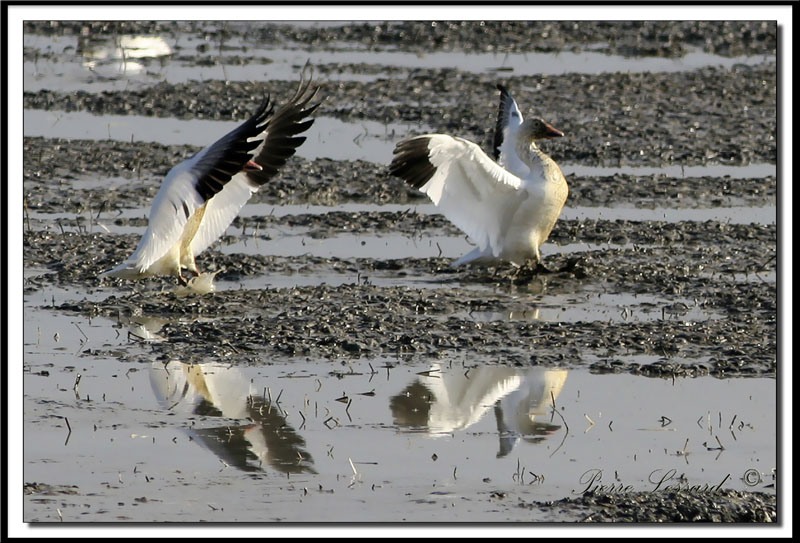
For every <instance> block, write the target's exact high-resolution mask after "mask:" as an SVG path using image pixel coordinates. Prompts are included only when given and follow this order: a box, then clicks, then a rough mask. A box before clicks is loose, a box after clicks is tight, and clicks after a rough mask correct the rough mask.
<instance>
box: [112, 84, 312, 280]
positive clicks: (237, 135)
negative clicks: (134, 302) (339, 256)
mask: <svg viewBox="0 0 800 543" xmlns="http://www.w3.org/2000/svg"><path fill="white" fill-rule="evenodd" d="M317 90H318V88H313V89H312V88H311V81H310V79H309V80H308V81H302V80H301V82H300V86H299V87H298V89H297V92H296V93H295V95H294V96H293V97H292V99H291V100H290V101H289V103H287V104H286V105H284V106H282V107H280V108H279V109H278V110H277V111H275V107H274V105H273V104H272V103H271V101H270V97H269V96H267V97H266V99H265V100H264V102H263V103H262V104H261V106H260V107H259V108H258V109H257V110H256V112H255V113H254V114H253V116H252V117H251V118H250V119H248V120H247V121H245V122H244V123H242V124H241V125H240V126H239V127H238V128H236V129H235V130H233V131H231V132H230V133H228V134H227V135H225V136H223V137H222V138H221V139H219V140H218V141H217V142H216V143H214V144H212V145H210V146H209V147H206V148H205V149H203V150H202V151H200V152H199V153H197V154H195V155H194V156H193V157H191V158H189V159H187V160H185V161H183V162H181V163H180V164H178V165H177V166H175V167H174V168H172V170H170V172H169V173H168V174H167V177H166V178H165V179H164V181H163V182H162V183H161V188H160V189H159V191H158V193H157V194H156V197H155V199H154V200H153V206H152V208H151V210H150V216H149V223H148V225H147V230H146V231H145V233H144V235H143V236H142V239H141V241H140V242H139V246H138V247H137V248H136V250H135V251H134V252H133V254H132V255H131V256H130V257H129V258H128V259H127V260H126V261H125V262H123V263H122V264H120V265H119V266H117V267H116V268H114V269H113V270H110V271H107V272H105V273H103V274H101V276H111V277H121V278H125V279H138V278H141V277H148V276H152V275H175V276H177V277H178V278H179V279H180V280H181V282H184V283H185V282H186V280H185V279H184V277H183V275H182V269H188V270H190V271H192V272H194V273H195V274H198V275H199V271H198V269H197V265H196V263H195V257H196V256H197V255H198V254H200V253H201V252H202V251H204V250H205V249H206V248H207V247H208V246H209V245H211V244H212V243H213V242H214V241H216V240H217V238H219V237H220V236H221V235H222V234H223V233H224V232H225V230H226V229H227V228H228V226H229V225H230V223H231V222H232V221H233V219H235V218H236V215H238V214H239V211H240V210H241V208H242V206H244V204H245V203H247V201H248V200H249V199H250V196H251V195H252V194H253V193H255V192H256V191H257V190H258V189H259V188H260V187H261V186H262V185H263V184H264V183H266V182H267V181H269V180H270V179H271V178H272V177H273V176H274V175H275V174H276V173H277V172H278V169H279V168H280V167H281V166H283V165H284V164H285V163H286V161H287V160H288V159H289V157H291V156H292V155H294V154H295V151H296V150H297V148H298V147H299V146H300V145H301V144H302V143H303V142H304V141H305V139H306V138H305V136H298V134H300V133H302V132H305V131H306V130H308V128H309V127H310V126H311V125H312V124H313V122H314V121H313V119H306V117H308V116H309V115H311V114H312V113H313V112H314V110H316V109H317V107H318V106H319V102H317V103H314V104H311V105H309V102H310V101H311V99H312V98H313V97H314V96H315V95H316V93H317ZM304 119H305V120H304Z"/></svg>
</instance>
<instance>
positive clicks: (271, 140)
mask: <svg viewBox="0 0 800 543" xmlns="http://www.w3.org/2000/svg"><path fill="white" fill-rule="evenodd" d="M318 90H319V88H318V87H315V88H313V89H312V88H311V80H310V79H309V80H308V81H306V82H303V81H301V82H300V86H299V87H298V89H297V92H296V93H295V94H294V96H293V97H292V99H291V100H290V101H289V102H288V103H287V104H286V105H284V106H282V107H280V108H279V109H278V110H277V111H276V112H275V114H274V115H272V116H271V117H270V118H269V119H267V121H266V123H265V124H264V125H263V130H262V132H261V133H260V134H259V137H258V139H256V140H255V142H250V143H255V144H256V146H255V150H254V153H255V154H254V156H253V157H252V159H251V160H252V162H255V163H256V164H257V165H258V168H261V169H257V168H256V167H252V166H248V167H247V168H245V169H243V170H242V169H241V168H240V171H238V172H237V173H236V174H235V175H234V176H233V179H232V180H231V182H230V183H228V184H227V185H225V187H224V188H223V189H222V190H221V191H220V192H219V193H218V194H217V195H216V196H214V197H213V198H212V199H211V200H209V202H208V205H207V206H206V209H205V213H204V215H203V222H202V223H200V228H199V229H198V230H197V233H196V234H195V236H194V238H193V239H192V243H191V245H190V250H191V252H192V255H194V256H196V255H198V254H200V253H201V252H203V251H204V250H205V249H206V248H207V247H208V246H209V245H211V244H212V243H214V242H215V241H216V240H217V239H218V238H219V237H220V236H221V235H222V234H223V233H224V232H225V230H226V229H227V228H228V226H229V225H230V224H231V222H233V219H235V218H236V216H237V215H238V214H239V211H240V210H241V209H242V206H244V204H246V203H247V201H248V200H249V199H250V196H251V195H252V194H253V193H254V192H256V191H257V190H258V189H259V188H260V187H261V185H263V184H264V183H266V182H267V181H269V180H270V179H271V178H272V177H274V176H275V174H277V173H278V170H279V169H280V168H281V167H282V166H283V165H284V164H286V161H287V160H288V159H289V158H290V157H291V156H292V155H294V154H295V152H296V151H297V148H298V147H300V145H302V144H303V142H304V141H305V140H306V138H305V136H298V134H301V133H303V132H305V131H306V130H308V129H309V128H310V127H311V125H312V124H313V123H314V120H313V119H306V118H307V117H308V116H309V115H311V114H312V113H313V112H314V111H315V110H316V109H317V107H319V104H320V103H319V102H317V103H314V104H311V105H309V102H310V101H311V100H312V99H313V98H314V96H315V95H316V93H317V91H318ZM262 135H263V137H262Z"/></svg>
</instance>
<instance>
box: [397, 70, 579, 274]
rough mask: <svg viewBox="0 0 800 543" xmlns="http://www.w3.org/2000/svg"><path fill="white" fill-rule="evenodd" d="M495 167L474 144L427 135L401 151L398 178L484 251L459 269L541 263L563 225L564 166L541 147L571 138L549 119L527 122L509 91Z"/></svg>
mask: <svg viewBox="0 0 800 543" xmlns="http://www.w3.org/2000/svg"><path fill="white" fill-rule="evenodd" d="M498 88H499V89H500V91H501V101H500V110H499V113H498V118H497V126H496V132H495V139H494V149H493V154H494V158H495V160H496V161H495V160H492V158H490V157H489V156H488V155H487V154H486V153H484V152H483V151H482V150H481V148H480V147H479V146H478V145H476V144H475V143H472V142H471V141H468V140H465V139H463V138H458V137H452V136H448V135H445V134H425V135H422V136H416V137H412V138H408V139H406V140H403V141H401V142H400V143H398V144H397V146H396V147H395V150H394V154H395V156H394V159H393V160H392V163H391V165H390V167H389V170H390V173H391V174H393V175H396V176H398V177H400V178H402V179H403V180H405V181H406V182H407V183H408V184H410V185H411V186H412V187H414V188H416V189H419V190H421V191H422V192H424V193H425V194H427V195H428V197H429V198H430V199H431V201H432V202H433V203H434V204H435V205H436V206H437V207H438V208H439V210H441V212H442V214H443V215H444V216H445V217H447V218H448V219H449V220H450V221H451V222H452V223H453V224H455V225H456V226H457V227H459V228H460V229H461V230H462V231H463V232H464V233H465V234H467V235H468V236H469V237H470V238H471V239H472V241H474V242H475V243H476V244H477V247H476V248H475V250H473V251H472V252H470V253H468V254H466V255H465V256H463V257H461V258H460V259H458V260H457V261H456V262H455V263H454V264H453V266H458V265H460V264H464V263H467V262H471V261H473V260H497V259H500V260H507V261H510V262H511V263H512V264H514V265H516V266H522V265H523V264H524V263H525V261H526V260H528V259H534V260H535V262H536V263H537V264H538V263H540V262H541V253H540V252H539V247H541V245H542V244H543V243H544V242H545V241H546V240H547V238H548V236H549V235H550V232H551V230H552V229H553V226H554V225H555V223H556V220H557V219H558V217H559V215H560V214H561V209H562V208H563V207H564V202H565V201H566V199H567V194H568V191H569V189H568V187H567V181H566V179H565V178H564V175H563V174H562V173H561V169H560V168H559V167H558V165H557V164H556V163H555V162H554V161H553V160H552V159H551V158H550V157H549V156H547V155H546V154H545V153H543V152H542V151H541V150H540V149H539V148H538V147H537V146H536V142H537V141H539V140H544V139H549V138H556V137H561V136H563V135H564V134H563V133H562V132H560V131H559V130H556V129H555V128H553V127H552V126H550V125H549V124H548V123H546V122H545V121H543V120H542V119H538V118H534V119H528V120H525V121H523V119H522V114H521V113H520V111H519V108H518V107H517V104H516V103H515V102H514V99H513V98H512V97H511V94H510V93H509V92H508V90H507V89H505V87H502V86H501V85H498Z"/></svg>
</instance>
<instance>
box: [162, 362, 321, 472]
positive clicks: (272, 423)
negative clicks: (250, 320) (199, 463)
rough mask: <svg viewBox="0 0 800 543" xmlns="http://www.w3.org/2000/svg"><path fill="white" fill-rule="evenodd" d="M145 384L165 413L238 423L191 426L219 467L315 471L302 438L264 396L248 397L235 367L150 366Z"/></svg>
mask: <svg viewBox="0 0 800 543" xmlns="http://www.w3.org/2000/svg"><path fill="white" fill-rule="evenodd" d="M150 382H151V384H152V386H153V390H154V392H155V393H156V396H157V397H158V399H159V401H161V402H162V404H163V405H164V407H165V408H166V409H167V410H169V411H174V410H179V411H184V412H187V413H192V414H196V415H202V416H205V417H224V418H226V419H242V423H241V424H238V425H237V424H235V423H233V424H231V423H230V422H229V421H226V422H225V424H223V425H220V426H218V427H215V428H202V429H198V428H192V429H190V430H189V433H190V434H191V436H192V437H193V438H194V439H195V440H197V441H200V442H201V443H202V444H203V445H204V446H205V447H207V448H208V449H210V450H211V451H212V452H214V454H216V455H217V456H219V457H220V458H221V459H222V460H223V461H224V462H225V463H227V464H229V465H232V466H235V467H237V468H239V469H241V470H243V471H259V470H264V469H265V466H266V465H269V466H271V467H272V468H273V469H275V470H277V471H280V472H282V473H315V471H314V469H313V467H312V466H313V463H314V461H313V459H312V457H311V455H310V454H309V453H308V452H306V451H305V440H304V439H303V438H302V437H301V436H300V435H298V434H297V433H296V432H295V431H294V429H293V428H292V427H291V426H289V424H288V423H287V422H286V419H285V417H284V416H283V411H282V410H281V409H280V408H279V407H277V406H276V405H272V404H270V403H269V401H268V400H267V399H266V398H263V397H262V396H257V395H254V394H252V393H251V390H250V382H249V380H248V379H247V378H246V377H244V376H243V375H242V374H241V372H239V371H238V370H237V369H236V368H233V367H227V366H222V365H220V364H194V365H190V364H183V363H181V362H178V361H171V362H169V363H167V364H166V365H164V364H162V363H159V362H155V363H153V365H152V368H151V372H150Z"/></svg>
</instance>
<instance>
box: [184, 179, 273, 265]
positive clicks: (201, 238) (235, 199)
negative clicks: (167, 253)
mask: <svg viewBox="0 0 800 543" xmlns="http://www.w3.org/2000/svg"><path fill="white" fill-rule="evenodd" d="M258 189H259V187H258V186H257V185H254V184H253V183H251V182H250V181H249V180H248V178H247V174H246V173H244V172H239V173H237V174H236V175H234V176H233V177H232V178H231V180H230V182H228V184H227V185H225V187H224V188H223V189H222V190H221V191H220V192H219V193H217V194H216V195H215V196H214V197H213V198H211V199H210V200H209V201H208V204H207V205H206V210H205V213H204V214H203V220H202V222H201V223H200V227H199V228H198V229H197V232H196V233H195V235H194V238H192V242H191V244H190V245H189V249H190V251H191V253H192V255H193V256H197V255H199V254H200V253H202V252H203V251H204V250H206V249H207V248H208V247H209V246H210V245H211V244H212V243H214V242H215V241H216V240H217V239H219V237H220V236H221V235H222V234H224V233H225V230H227V229H228V226H230V224H231V223H232V222H233V220H234V219H235V218H236V216H237V215H238V214H239V211H240V210H241V209H242V207H243V206H244V205H245V204H246V203H247V201H248V200H249V199H250V196H252V195H253V194H254V193H255V192H256V191H257V190H258Z"/></svg>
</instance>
